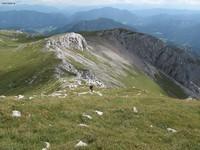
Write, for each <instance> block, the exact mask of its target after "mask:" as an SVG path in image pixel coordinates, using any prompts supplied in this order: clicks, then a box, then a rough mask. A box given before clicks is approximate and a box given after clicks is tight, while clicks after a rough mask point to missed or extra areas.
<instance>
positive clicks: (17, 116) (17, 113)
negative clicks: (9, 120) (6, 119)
mask: <svg viewBox="0 0 200 150" xmlns="http://www.w3.org/2000/svg"><path fill="white" fill-rule="evenodd" d="M21 116H22V114H21V112H20V111H17V110H13V111H12V117H16V118H19V117H21Z"/></svg>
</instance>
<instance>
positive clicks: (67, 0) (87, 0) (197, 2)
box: [0, 0, 200, 7]
mask: <svg viewBox="0 0 200 150" xmlns="http://www.w3.org/2000/svg"><path fill="white" fill-rule="evenodd" d="M0 2H16V3H17V4H19V3H20V4H22V3H23V4H46V5H112V4H131V5H152V6H156V7H157V6H185V7H199V6H200V0H0Z"/></svg>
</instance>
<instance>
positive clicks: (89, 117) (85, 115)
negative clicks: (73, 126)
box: [82, 113, 92, 120]
mask: <svg viewBox="0 0 200 150" xmlns="http://www.w3.org/2000/svg"><path fill="white" fill-rule="evenodd" d="M82 116H83V117H86V118H88V119H90V120H91V119H92V116H90V115H87V114H85V113H83V115H82Z"/></svg>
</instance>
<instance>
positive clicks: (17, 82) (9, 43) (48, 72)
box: [0, 31, 58, 95]
mask: <svg viewBox="0 0 200 150" xmlns="http://www.w3.org/2000/svg"><path fill="white" fill-rule="evenodd" d="M0 40H1V41H0V78H1V79H3V80H0V94H4V95H5V94H6V95H9V94H24V93H38V92H41V90H44V89H45V88H48V90H50V89H49V87H47V86H46V85H48V86H50V88H53V86H54V84H56V83H55V82H54V81H53V80H52V79H53V72H54V66H55V65H56V64H57V63H58V60H56V59H55V57H54V56H53V54H52V53H46V52H42V51H41V50H42V48H43V45H44V44H43V40H39V41H37V42H34V41H35V40H36V39H35V38H27V37H26V35H24V34H16V33H15V32H6V31H1V32H0ZM37 40H38V39H37ZM44 85H45V86H46V87H44ZM51 86H52V87H51Z"/></svg>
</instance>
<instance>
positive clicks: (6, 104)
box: [0, 88, 200, 150]
mask: <svg viewBox="0 0 200 150" xmlns="http://www.w3.org/2000/svg"><path fill="white" fill-rule="evenodd" d="M95 90H97V89H95ZM97 91H100V92H97V93H93V94H90V93H87V89H86V88H78V89H75V90H70V91H64V92H65V94H67V96H66V95H65V96H64V97H61V96H58V95H56V94H55V95H51V96H45V95H42V96H34V97H30V96H28V95H27V96H25V97H24V98H23V96H22V97H21V99H20V98H19V97H18V99H17V98H16V97H12V96H9V97H5V98H3V97H1V98H0V149H1V150H39V149H42V148H45V142H48V143H49V144H50V149H52V150H69V149H75V145H76V144H77V143H78V142H79V141H82V142H84V143H87V144H88V145H87V147H85V148H84V149H106V150H128V149H130V150H132V149H133V150H134V149H136V150H160V149H162V150H198V149H200V103H199V102H198V101H189V100H178V99H171V98H168V97H164V96H158V97H155V96H151V95H149V94H148V93H146V92H145V91H141V90H139V89H136V88H127V89H98V90H97ZM101 94H102V95H101ZM19 99H20V100H19ZM14 110H16V111H19V112H21V117H13V116H12V111H14ZM96 110H98V112H95V111H96ZM101 112H103V114H102V113H101ZM46 150H47V149H46Z"/></svg>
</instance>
